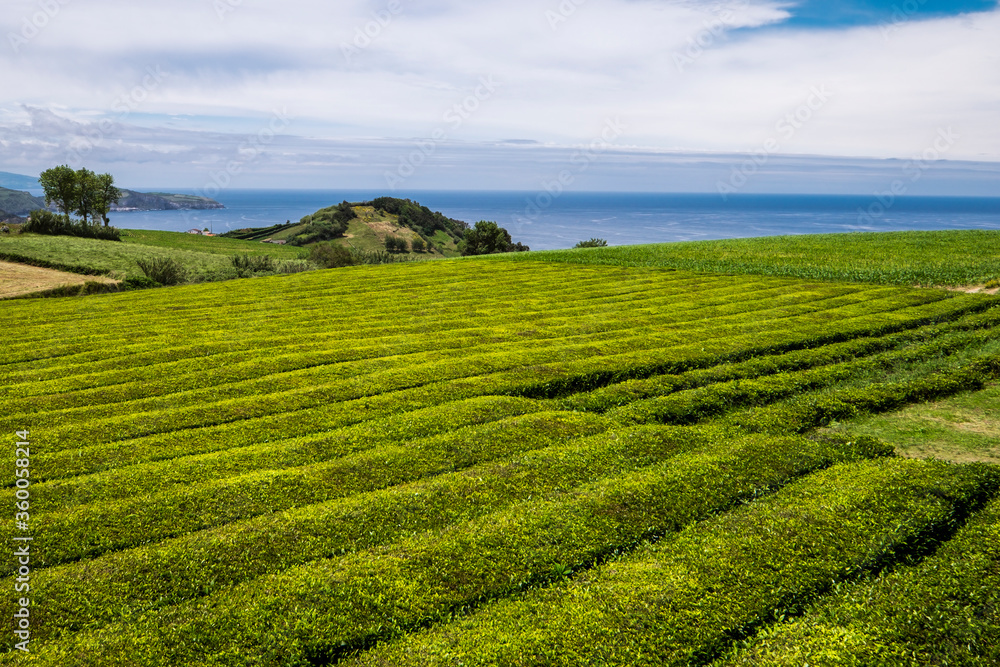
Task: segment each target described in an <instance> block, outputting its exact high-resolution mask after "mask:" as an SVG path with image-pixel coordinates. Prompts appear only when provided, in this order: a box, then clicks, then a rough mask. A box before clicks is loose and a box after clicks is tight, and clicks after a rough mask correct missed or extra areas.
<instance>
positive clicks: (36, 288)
mask: <svg viewBox="0 0 1000 667" xmlns="http://www.w3.org/2000/svg"><path fill="white" fill-rule="evenodd" d="M87 282H99V283H109V284H114V283H116V282H117V281H115V280H112V279H111V278H104V277H103V276H81V275H77V274H75V273H65V272H63V271H56V270H54V269H43V268H41V267H38V266H28V265H27V264H15V263H12V262H0V299H7V298H10V297H12V296H20V295H22V294H32V293H34V292H42V291H44V290H50V289H54V288H56V287H65V286H67V285H83V284H84V283H87Z"/></svg>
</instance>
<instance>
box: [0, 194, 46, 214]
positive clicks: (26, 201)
mask: <svg viewBox="0 0 1000 667" xmlns="http://www.w3.org/2000/svg"><path fill="white" fill-rule="evenodd" d="M40 208H45V200H44V199H42V198H40V197H35V196H33V195H31V194H30V193H28V192H21V191H19V190H8V189H7V188H0V211H4V212H5V213H7V214H9V215H18V216H22V217H23V216H25V215H27V214H29V213H31V212H32V211H37V210H38V209H40Z"/></svg>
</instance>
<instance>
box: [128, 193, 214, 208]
mask: <svg viewBox="0 0 1000 667" xmlns="http://www.w3.org/2000/svg"><path fill="white" fill-rule="evenodd" d="M122 195H123V196H122V198H121V200H120V201H119V202H118V204H117V205H116V206H113V207H112V208H111V210H112V211H179V210H196V211H200V210H205V209H215V208H226V207H225V206H223V205H222V204H220V203H219V202H217V201H215V200H214V199H209V198H207V197H196V196H195V195H172V194H169V193H166V192H136V191H134V190H122Z"/></svg>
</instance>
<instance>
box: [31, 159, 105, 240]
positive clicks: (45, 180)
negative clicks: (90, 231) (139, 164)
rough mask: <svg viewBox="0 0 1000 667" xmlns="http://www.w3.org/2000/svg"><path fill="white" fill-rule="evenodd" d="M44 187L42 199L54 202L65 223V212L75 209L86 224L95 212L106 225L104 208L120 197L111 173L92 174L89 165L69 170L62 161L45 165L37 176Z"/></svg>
mask: <svg viewBox="0 0 1000 667" xmlns="http://www.w3.org/2000/svg"><path fill="white" fill-rule="evenodd" d="M38 180H39V182H40V183H41V184H42V189H43V190H44V191H45V203H46V204H53V203H54V204H56V206H57V207H58V208H59V210H60V211H62V212H63V216H64V217H65V219H66V223H67V224H68V223H69V222H70V219H69V214H70V213H77V214H78V215H80V216H82V217H83V224H84V225H87V223H88V218H90V219H91V220H93V221H94V223H96V222H97V219H98V216H100V218H101V219H102V220H103V221H104V226H105V227H107V226H108V224H109V223H110V222H111V221H110V220H108V211H110V210H111V207H112V206H113V205H115V204H117V203H118V201H119V200H120V199H121V198H122V192H121V190H119V189H118V188H116V187H115V179H114V177H113V176H112V175H111V174H95V173H94V172H92V171H91V170H89V169H79V170H77V171H73V169H72V168H71V167H68V166H67V165H62V166H59V167H53V168H52V169H46V170H45V171H43V172H42V174H41V176H39V177H38Z"/></svg>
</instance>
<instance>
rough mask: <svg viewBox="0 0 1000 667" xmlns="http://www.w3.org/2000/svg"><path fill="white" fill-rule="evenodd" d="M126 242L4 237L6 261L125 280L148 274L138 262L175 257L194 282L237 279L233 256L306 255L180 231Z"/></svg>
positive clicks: (131, 233)
mask: <svg viewBox="0 0 1000 667" xmlns="http://www.w3.org/2000/svg"><path fill="white" fill-rule="evenodd" d="M123 241H124V242H123V243H119V242H115V241H98V240H95V239H82V238H74V237H70V236H39V235H35V234H22V235H16V236H11V237H0V258H2V259H7V260H9V261H14V262H27V263H39V264H42V265H43V266H48V267H52V268H57V269H63V270H67V271H73V272H76V273H82V274H91V275H106V276H111V277H114V278H116V279H119V280H122V279H125V278H136V277H141V276H143V275H145V274H143V272H142V271H141V270H140V268H139V265H138V263H137V261H138V260H150V259H155V258H173V259H175V260H176V261H178V262H179V263H181V264H182V265H183V266H184V268H185V269H186V270H187V272H188V276H189V279H190V280H191V281H192V282H209V281H215V280H226V279H230V278H235V277H236V275H237V273H236V270H235V269H234V268H233V264H232V262H231V260H230V257H231V256H233V255H244V254H249V255H269V256H271V257H274V258H275V259H279V260H280V259H296V258H297V257H299V255H300V254H301V253H302V250H301V249H300V248H285V247H283V246H279V245H274V244H270V243H266V244H265V243H255V242H251V241H238V240H235V239H222V238H218V237H214V238H213V237H206V236H199V235H196V234H182V233H179V232H156V231H140V230H125V233H124V237H123Z"/></svg>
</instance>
